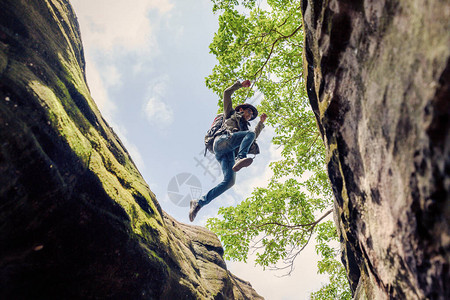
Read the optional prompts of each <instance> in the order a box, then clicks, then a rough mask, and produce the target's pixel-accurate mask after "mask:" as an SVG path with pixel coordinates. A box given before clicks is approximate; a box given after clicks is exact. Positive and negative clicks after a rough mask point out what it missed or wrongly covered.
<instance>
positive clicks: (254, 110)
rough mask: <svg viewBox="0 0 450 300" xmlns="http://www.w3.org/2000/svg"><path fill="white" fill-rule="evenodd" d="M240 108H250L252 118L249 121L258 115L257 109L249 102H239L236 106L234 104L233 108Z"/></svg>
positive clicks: (236, 109) (237, 109)
mask: <svg viewBox="0 0 450 300" xmlns="http://www.w3.org/2000/svg"><path fill="white" fill-rule="evenodd" d="M241 108H242V109H244V110H245V109H247V108H250V109H251V110H252V112H253V114H252V118H251V119H250V121H252V120H254V119H255V118H256V117H257V116H258V110H257V109H256V107H254V106H253V105H251V104H248V103H244V104H239V105H238V106H236V107H235V108H234V110H235V111H239V110H240V109H241Z"/></svg>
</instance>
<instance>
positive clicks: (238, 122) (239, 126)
mask: <svg viewBox="0 0 450 300" xmlns="http://www.w3.org/2000/svg"><path fill="white" fill-rule="evenodd" d="M241 87H242V84H241V83H240V82H236V83H235V84H233V85H232V86H230V87H229V88H227V89H226V90H225V91H224V94H223V113H224V121H223V125H222V130H223V131H224V133H225V132H226V133H228V134H231V133H233V132H237V131H245V130H249V128H248V127H249V126H250V122H248V121H247V120H245V118H244V113H243V112H237V111H235V110H234V109H233V103H232V101H231V95H232V94H233V93H234V92H235V91H237V90H238V89H240V88H241ZM263 128H264V123H262V122H258V125H256V128H255V135H256V137H255V140H256V139H257V138H258V136H259V134H260V133H261V130H263Z"/></svg>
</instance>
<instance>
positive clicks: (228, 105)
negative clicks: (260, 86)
mask: <svg viewBox="0 0 450 300" xmlns="http://www.w3.org/2000/svg"><path fill="white" fill-rule="evenodd" d="M249 86H250V80H244V81H243V82H242V83H241V82H239V81H236V82H235V83H234V84H233V85H232V86H230V87H228V88H227V89H226V90H225V91H224V92H223V113H224V114H225V119H227V118H229V117H230V115H231V111H232V110H233V102H232V101H231V95H233V93H234V92H235V91H237V90H238V89H240V88H241V87H249Z"/></svg>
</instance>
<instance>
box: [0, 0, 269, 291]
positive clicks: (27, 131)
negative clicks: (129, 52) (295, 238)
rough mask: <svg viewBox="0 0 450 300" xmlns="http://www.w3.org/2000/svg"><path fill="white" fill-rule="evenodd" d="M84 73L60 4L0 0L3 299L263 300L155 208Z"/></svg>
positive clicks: (215, 250) (205, 237)
mask: <svg viewBox="0 0 450 300" xmlns="http://www.w3.org/2000/svg"><path fill="white" fill-rule="evenodd" d="M84 66H85V61H84V57H83V48H82V44H81V39H80V33H79V29H78V24H77V21H76V17H75V14H74V12H73V10H72V8H71V6H70V4H69V2H68V1H66V0H42V1H27V0H2V1H1V2H0V298H1V299H261V297H260V296H259V295H258V294H257V293H256V292H255V291H254V290H253V289H252V287H251V286H250V284H249V283H248V282H245V281H242V280H240V279H238V278H236V277H235V276H233V275H232V274H230V273H229V272H228V271H227V269H226V265H225V262H224V260H223V259H222V254H223V249H222V247H221V245H220V242H219V240H218V239H217V237H216V236H215V235H214V234H212V233H211V232H209V231H206V230H205V229H203V228H199V227H194V226H187V225H184V224H180V223H178V222H177V221H175V220H174V219H172V218H171V217H170V216H168V215H167V214H166V213H164V212H163V211H162V210H161V208H160V207H159V205H158V202H157V201H156V199H155V196H154V195H153V194H152V192H151V191H150V190H149V188H148V186H147V184H146V183H145V182H144V180H143V179H142V177H141V175H140V173H139V172H138V170H137V168H136V166H135V165H134V163H133V161H132V160H131V158H130V156H129V155H128V153H127V151H126V150H125V148H124V147H123V145H122V144H121V142H120V140H119V139H118V138H117V136H116V135H115V134H114V132H113V131H112V129H111V128H110V127H108V125H107V123H106V122H105V121H104V120H103V118H102V116H101V115H100V113H99V111H98V109H97V107H96V105H95V103H94V102H93V100H92V98H91V96H90V93H89V90H88V87H87V85H86V80H85V71H84Z"/></svg>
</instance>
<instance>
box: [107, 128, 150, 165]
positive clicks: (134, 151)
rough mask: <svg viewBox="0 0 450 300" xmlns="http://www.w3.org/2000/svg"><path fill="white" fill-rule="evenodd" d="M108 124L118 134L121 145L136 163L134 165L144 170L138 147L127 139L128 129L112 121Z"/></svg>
mask: <svg viewBox="0 0 450 300" xmlns="http://www.w3.org/2000/svg"><path fill="white" fill-rule="evenodd" d="M110 125H111V127H112V128H113V130H114V132H115V133H116V134H117V136H119V138H120V141H121V142H122V143H123V145H124V146H125V148H126V149H127V151H128V153H129V154H130V156H131V158H132V159H133V162H134V163H135V164H136V167H137V168H138V169H139V170H140V171H142V170H144V169H145V163H144V159H143V158H142V155H141V153H140V152H139V149H138V147H137V146H136V145H134V144H133V143H131V142H130V141H129V140H128V139H127V133H128V131H127V130H126V128H125V127H123V126H120V125H117V124H114V123H111V124H110Z"/></svg>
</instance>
